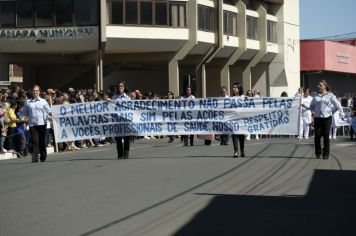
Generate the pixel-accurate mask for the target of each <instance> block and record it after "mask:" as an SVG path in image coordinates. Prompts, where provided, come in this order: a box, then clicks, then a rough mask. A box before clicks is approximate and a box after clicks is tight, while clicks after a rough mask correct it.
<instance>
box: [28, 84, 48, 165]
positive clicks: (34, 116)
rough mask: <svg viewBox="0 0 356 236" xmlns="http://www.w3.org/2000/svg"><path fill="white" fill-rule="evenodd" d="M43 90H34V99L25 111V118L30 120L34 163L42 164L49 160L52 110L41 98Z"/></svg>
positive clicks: (37, 87) (36, 88)
mask: <svg viewBox="0 0 356 236" xmlns="http://www.w3.org/2000/svg"><path fill="white" fill-rule="evenodd" d="M40 92H41V88H40V86H38V85H35V86H33V88H32V98H31V99H29V100H27V101H26V103H25V106H24V109H23V114H24V116H26V117H27V119H28V124H29V126H30V135H31V141H32V162H38V155H40V160H41V162H45V161H46V158H47V150H46V140H45V137H46V135H45V134H46V126H47V120H48V119H49V118H50V115H51V108H50V106H49V105H48V103H47V101H46V100H45V99H43V98H41V97H40Z"/></svg>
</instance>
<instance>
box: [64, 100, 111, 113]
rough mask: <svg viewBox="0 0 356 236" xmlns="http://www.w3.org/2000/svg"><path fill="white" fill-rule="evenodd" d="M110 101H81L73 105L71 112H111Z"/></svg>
mask: <svg viewBox="0 0 356 236" xmlns="http://www.w3.org/2000/svg"><path fill="white" fill-rule="evenodd" d="M108 106H109V103H108V102H95V103H81V104H73V105H71V114H72V115H74V114H93V113H103V112H109V107H108Z"/></svg>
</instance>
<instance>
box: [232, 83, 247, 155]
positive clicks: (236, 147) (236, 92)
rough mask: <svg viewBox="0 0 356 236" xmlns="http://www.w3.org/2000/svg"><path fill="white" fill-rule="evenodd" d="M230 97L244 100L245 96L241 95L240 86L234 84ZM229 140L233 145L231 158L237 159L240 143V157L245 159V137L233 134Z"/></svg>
mask: <svg viewBox="0 0 356 236" xmlns="http://www.w3.org/2000/svg"><path fill="white" fill-rule="evenodd" d="M232 97H240V98H243V99H245V96H244V95H243V89H242V86H241V85H240V84H238V83H234V84H233V85H232ZM231 138H232V143H233V145H234V155H233V156H232V157H233V158H237V157H239V145H238V143H240V151H241V157H245V135H244V134H233V135H231Z"/></svg>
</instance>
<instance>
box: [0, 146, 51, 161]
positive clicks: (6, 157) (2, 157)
mask: <svg viewBox="0 0 356 236" xmlns="http://www.w3.org/2000/svg"><path fill="white" fill-rule="evenodd" d="M52 153H54V147H48V148H47V154H52ZM27 157H29V158H31V154H29V155H28V156H27ZM27 157H26V158H27ZM16 158H17V156H16V153H10V152H7V153H5V154H2V155H0V161H2V160H9V159H16Z"/></svg>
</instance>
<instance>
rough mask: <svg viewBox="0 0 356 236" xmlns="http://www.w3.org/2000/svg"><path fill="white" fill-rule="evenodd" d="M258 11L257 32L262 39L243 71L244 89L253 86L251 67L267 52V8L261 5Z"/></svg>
mask: <svg viewBox="0 0 356 236" xmlns="http://www.w3.org/2000/svg"><path fill="white" fill-rule="evenodd" d="M257 12H258V21H257V33H258V37H259V41H260V49H259V51H258V52H257V53H256V55H255V56H254V57H253V58H252V60H251V61H250V62H249V63H248V65H247V66H246V68H245V69H244V71H243V72H242V81H243V82H242V83H243V84H242V85H243V89H244V91H247V90H249V89H251V88H252V81H251V68H252V67H255V66H256V65H257V63H259V62H260V61H261V59H262V58H263V57H264V56H265V55H266V54H267V10H266V9H265V8H264V7H263V6H262V5H260V6H259V7H258V9H257Z"/></svg>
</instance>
